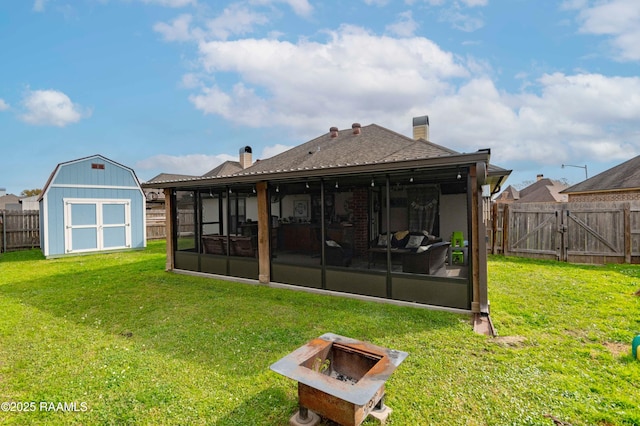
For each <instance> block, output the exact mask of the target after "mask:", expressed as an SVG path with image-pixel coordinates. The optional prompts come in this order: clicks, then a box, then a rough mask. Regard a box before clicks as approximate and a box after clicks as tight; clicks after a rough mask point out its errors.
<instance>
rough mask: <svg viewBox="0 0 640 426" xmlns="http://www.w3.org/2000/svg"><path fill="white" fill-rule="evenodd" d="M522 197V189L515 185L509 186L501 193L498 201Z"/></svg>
mask: <svg viewBox="0 0 640 426" xmlns="http://www.w3.org/2000/svg"><path fill="white" fill-rule="evenodd" d="M519 199H520V191H518V190H517V189H516V188H515V187H514V186H513V185H509V186H507V188H506V189H505V190H504V191H502V192H501V193H500V195H499V196H498V198H496V201H503V202H504V201H507V202H508V201H515V200H519Z"/></svg>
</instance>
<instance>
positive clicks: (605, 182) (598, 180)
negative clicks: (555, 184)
mask: <svg viewBox="0 0 640 426" xmlns="http://www.w3.org/2000/svg"><path fill="white" fill-rule="evenodd" d="M629 190H640V155H639V156H637V157H634V158H632V159H631V160H628V161H625V162H624V163H622V164H619V165H617V166H615V167H612V168H610V169H608V170H605V171H604V172H602V173H600V174H597V175H595V176H593V177H590V178H589V179H587V180H584V181H582V182H580V183H577V184H575V185H573V186H571V187H569V188H567V189H565V190H563V191H561V192H562V193H563V194H576V193H581V192H600V191H629Z"/></svg>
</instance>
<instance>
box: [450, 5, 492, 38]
mask: <svg viewBox="0 0 640 426" xmlns="http://www.w3.org/2000/svg"><path fill="white" fill-rule="evenodd" d="M440 20H441V21H443V22H449V23H450V24H451V26H452V27H453V28H455V29H456V30H460V31H464V32H468V33H470V32H473V31H476V30H479V29H480V28H482V27H484V20H483V19H482V17H480V16H471V15H469V14H467V13H463V12H461V11H460V10H459V9H458V8H451V9H447V10H443V11H442V12H441V13H440Z"/></svg>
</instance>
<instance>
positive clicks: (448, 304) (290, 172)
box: [143, 119, 509, 313]
mask: <svg viewBox="0 0 640 426" xmlns="http://www.w3.org/2000/svg"><path fill="white" fill-rule="evenodd" d="M415 121H416V120H415V119H414V133H415V130H416V128H415V127H416V126H415ZM247 156H249V160H247ZM250 156H251V149H250V148H249V147H244V148H243V149H241V150H240V162H239V163H238V164H240V165H243V164H244V165H245V167H239V168H238V170H236V171H233V172H232V173H228V172H227V174H214V175H211V174H209V175H208V176H202V177H192V178H186V179H179V180H173V181H161V182H157V181H156V182H153V183H146V184H144V185H143V186H147V187H151V186H153V187H155V188H163V189H164V190H165V197H166V204H167V212H168V233H167V235H168V236H169V237H168V239H167V266H168V269H171V270H180V271H189V272H196V273H204V274H211V275H214V276H217V277H228V278H230V279H242V280H253V281H255V282H259V283H264V284H272V285H281V284H282V285H287V286H295V287H298V288H300V289H313V290H314V291H327V292H329V291H331V292H338V293H340V294H345V295H358V296H366V297H372V298H376V299H381V300H390V301H396V302H413V303H418V304H421V305H429V306H432V307H441V308H447V309H452V310H461V311H468V312H474V313H488V300H487V291H486V246H485V236H486V233H485V229H484V221H483V211H484V206H485V205H486V203H487V202H488V200H489V196H490V195H491V193H492V192H495V191H497V190H498V189H499V186H500V184H501V182H502V181H503V180H504V178H506V176H508V174H509V171H506V170H504V169H501V168H498V167H495V166H490V165H489V159H490V153H489V151H488V150H480V151H477V152H474V153H471V154H460V153H456V152H454V151H451V150H449V149H446V148H444V147H441V146H439V145H436V144H433V143H431V142H428V141H427V140H425V139H424V138H418V139H412V138H408V137H405V136H402V135H399V134H398V133H395V132H392V131H390V130H387V129H385V128H382V127H380V126H377V125H369V126H364V127H361V126H360V125H358V124H357V123H356V124H354V125H353V126H352V128H351V129H349V130H341V131H340V130H338V129H336V128H331V130H330V132H329V133H328V134H325V135H322V136H320V137H319V138H316V139H314V140H312V141H309V142H307V143H305V144H302V145H299V146H297V147H295V148H292V149H291V150H289V151H286V152H284V153H282V154H279V155H277V156H275V157H272V158H270V159H266V160H261V161H256V162H251V160H250Z"/></svg>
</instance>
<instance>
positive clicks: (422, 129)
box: [413, 115, 429, 141]
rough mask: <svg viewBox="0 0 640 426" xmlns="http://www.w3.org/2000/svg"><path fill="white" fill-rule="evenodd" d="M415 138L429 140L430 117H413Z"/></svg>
mask: <svg viewBox="0 0 640 426" xmlns="http://www.w3.org/2000/svg"><path fill="white" fill-rule="evenodd" d="M413 138H414V139H416V140H418V139H424V140H427V141H428V140H429V116H428V115H423V116H422V117H413Z"/></svg>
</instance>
